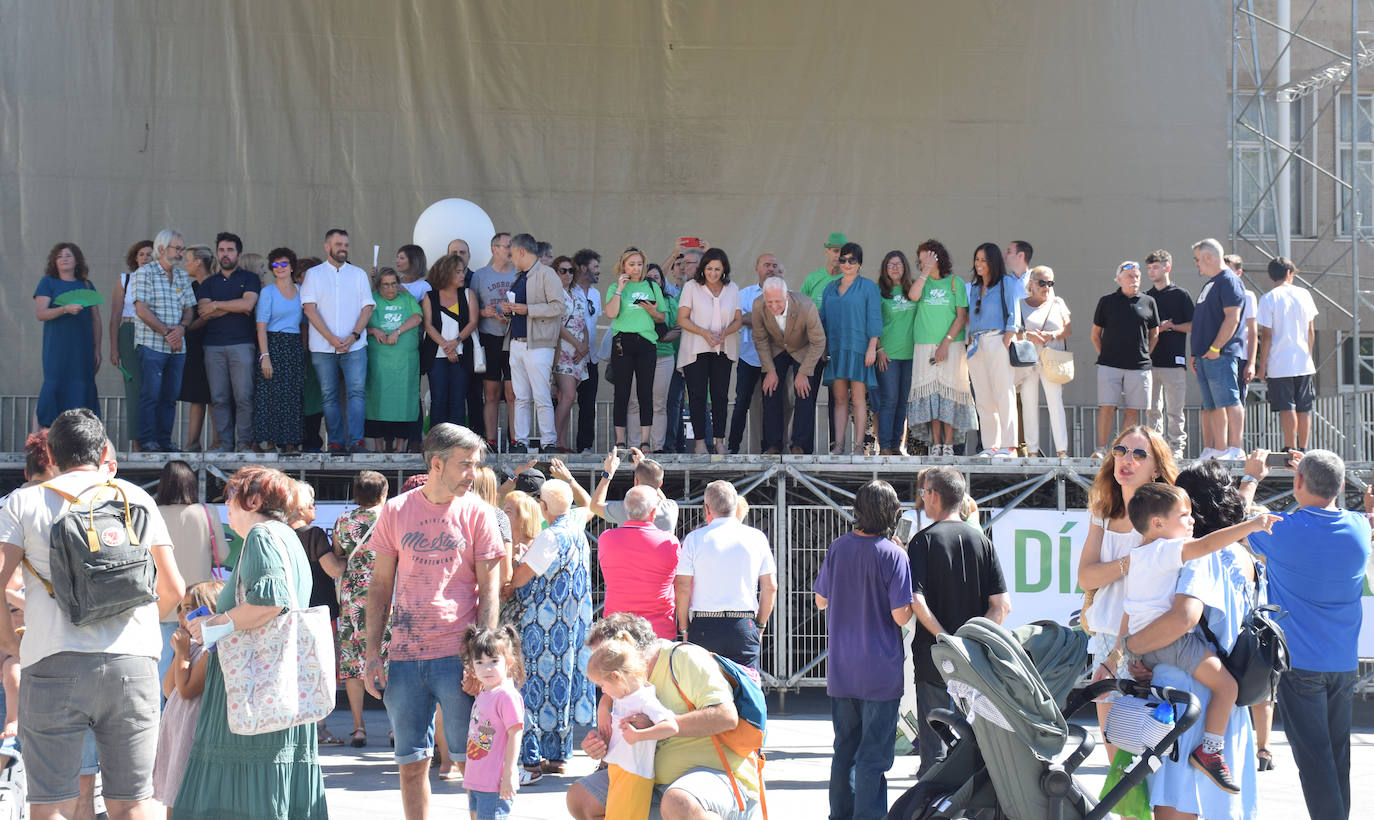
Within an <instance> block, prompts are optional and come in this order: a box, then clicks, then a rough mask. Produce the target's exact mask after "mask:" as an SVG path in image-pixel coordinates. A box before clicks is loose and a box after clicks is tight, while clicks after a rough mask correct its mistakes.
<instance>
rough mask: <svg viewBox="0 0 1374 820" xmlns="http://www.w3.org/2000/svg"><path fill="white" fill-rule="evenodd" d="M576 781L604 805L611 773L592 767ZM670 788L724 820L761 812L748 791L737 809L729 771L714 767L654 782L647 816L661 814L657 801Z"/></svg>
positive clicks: (747, 819) (655, 818) (653, 818)
mask: <svg viewBox="0 0 1374 820" xmlns="http://www.w3.org/2000/svg"><path fill="white" fill-rule="evenodd" d="M577 784H578V785H579V786H581V787H582V788H584V789H586V790H587V793H588V794H590V795H591V796H592V797H595V798H596V799H597V800H598V801H600V803H601V805H603V806H604V805H606V795H607V794H609V793H610V789H611V774H610V771H609V770H608V769H599V770H597V771H594V772H592V773H591V774H589V775H587V776H586V777H584V778H582V779H581V780H579V781H577ZM669 789H677V790H680V791H684V792H686V793H688V794H690V795H691V796H692V797H693V798H695V799H696V801H697V803H699V804H700V805H701V807H702V808H703V809H705V810H706V811H711V812H715V813H716V814H718V815H720V816H721V817H722V818H724V820H753V818H756V817H760V816H761V815H760V814H759V803H758V801H757V800H751V799H749V797H748V796H747V795H746V796H745V798H744V801H745V809H744V811H742V812H741V811H740V810H739V804H737V803H736V802H735V792H734V788H733V787H732V786H731V785H730V777H729V775H727V774H725V773H724V772H722V771H718V770H716V769H692V770H691V771H689V772H687V773H686V774H684V775H683V776H682V777H679V778H678V779H677V780H674V781H673V782H672V783H670V784H668V785H666V786H663V785H657V786H654V802H653V808H651V809H650V810H649V818H650V820H658V818H660V815H659V813H658V804H659V802H660V801H662V799H663V793H664V792H666V791H668V790H669Z"/></svg>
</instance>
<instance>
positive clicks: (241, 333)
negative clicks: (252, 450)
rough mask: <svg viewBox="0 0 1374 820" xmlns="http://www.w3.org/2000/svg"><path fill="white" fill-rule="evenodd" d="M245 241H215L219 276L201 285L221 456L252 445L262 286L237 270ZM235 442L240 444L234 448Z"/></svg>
mask: <svg viewBox="0 0 1374 820" xmlns="http://www.w3.org/2000/svg"><path fill="white" fill-rule="evenodd" d="M242 252H243V240H241V239H239V238H238V236H237V235H235V234H232V233H228V232H227V231H226V232H222V233H220V234H219V235H218V236H216V237H215V256H216V257H217V258H218V259H219V273H216V274H211V275H210V276H207V277H206V278H205V281H204V282H201V285H200V301H199V303H198V304H197V306H196V312H197V314H198V315H199V317H200V319H202V320H203V321H204V322H205V376H206V378H207V379H208V380H209V382H210V403H211V406H212V407H213V408H214V416H215V438H216V439H217V440H218V441H219V442H220V447H219V449H220V452H232V451H233V450H234V449H236V448H237V449H238V450H239V452H244V451H246V450H248V448H249V446H250V445H251V444H252V443H253V367H254V365H255V364H256V363H257V362H256V359H257V345H256V344H255V341H256V334H257V328H256V326H255V325H254V313H253V311H254V309H255V308H256V307H257V304H258V293H259V291H261V290H262V282H261V281H259V280H258V277H257V274H255V273H252V272H250V271H246V270H242V269H240V268H239V254H240V253H242ZM236 442H237V443H236Z"/></svg>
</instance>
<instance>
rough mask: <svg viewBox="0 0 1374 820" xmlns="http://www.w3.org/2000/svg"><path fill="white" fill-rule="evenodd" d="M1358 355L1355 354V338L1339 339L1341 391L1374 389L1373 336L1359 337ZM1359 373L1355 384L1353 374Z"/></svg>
mask: <svg viewBox="0 0 1374 820" xmlns="http://www.w3.org/2000/svg"><path fill="white" fill-rule="evenodd" d="M1359 342H1360V346H1359V355H1356V353H1355V350H1356V348H1355V337H1353V336H1346V337H1345V338H1343V339H1341V389H1342V390H1355V389H1362V388H1368V387H1374V336H1369V335H1363V334H1362V335H1361V336H1360V339H1359ZM1356 372H1358V373H1359V381H1358V383H1357V382H1356V379H1355V374H1356Z"/></svg>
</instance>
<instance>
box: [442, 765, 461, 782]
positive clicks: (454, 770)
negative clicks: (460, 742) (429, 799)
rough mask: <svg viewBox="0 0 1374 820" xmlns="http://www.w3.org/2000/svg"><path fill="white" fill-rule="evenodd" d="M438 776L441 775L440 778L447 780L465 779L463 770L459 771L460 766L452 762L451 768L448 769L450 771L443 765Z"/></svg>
mask: <svg viewBox="0 0 1374 820" xmlns="http://www.w3.org/2000/svg"><path fill="white" fill-rule="evenodd" d="M438 777H439V779H440V780H446V781H453V780H462V779H463V773H462V772H461V771H459V769H458V767H457V766H456V765H453V764H450V766H449V770H448V771H444V767H443V766H442V765H441V766H440V767H439V774H438Z"/></svg>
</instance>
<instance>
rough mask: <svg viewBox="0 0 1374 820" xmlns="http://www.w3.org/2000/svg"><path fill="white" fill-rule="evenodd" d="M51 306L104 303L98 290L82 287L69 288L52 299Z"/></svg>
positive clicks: (86, 305) (92, 305)
mask: <svg viewBox="0 0 1374 820" xmlns="http://www.w3.org/2000/svg"><path fill="white" fill-rule="evenodd" d="M52 303H53V307H66V306H67V305H81V306H82V307H95V306H96V305H103V304H105V297H104V296H102V295H100V291H98V290H91V289H89V288H82V289H79V290H69V291H67V292H66V293H64V294H62V295H61V296H59V297H57V298H56V299H54V300H52Z"/></svg>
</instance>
